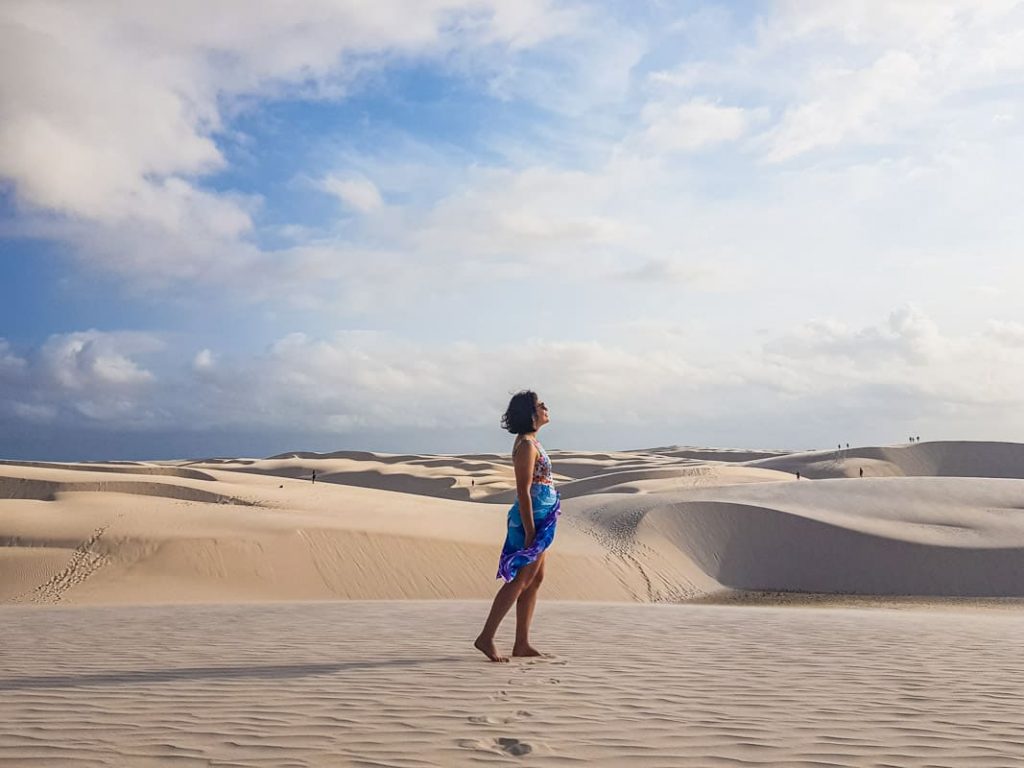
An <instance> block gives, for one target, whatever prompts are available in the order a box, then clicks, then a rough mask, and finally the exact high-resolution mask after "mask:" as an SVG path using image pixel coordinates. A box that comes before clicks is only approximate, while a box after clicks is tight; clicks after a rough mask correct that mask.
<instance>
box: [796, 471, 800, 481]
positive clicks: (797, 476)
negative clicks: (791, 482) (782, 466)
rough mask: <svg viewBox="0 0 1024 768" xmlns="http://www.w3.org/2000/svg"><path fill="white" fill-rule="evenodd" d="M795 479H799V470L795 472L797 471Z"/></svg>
mask: <svg viewBox="0 0 1024 768" xmlns="http://www.w3.org/2000/svg"><path fill="white" fill-rule="evenodd" d="M796 479H797V480H799V479H800V473H799V472H797V473H796Z"/></svg>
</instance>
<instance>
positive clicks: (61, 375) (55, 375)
mask: <svg viewBox="0 0 1024 768" xmlns="http://www.w3.org/2000/svg"><path fill="white" fill-rule="evenodd" d="M161 347H162V344H161V342H160V341H159V340H158V339H156V338H155V337H153V336H149V335H146V334H136V333H132V334H111V333H103V332H100V331H79V332H76V333H69V334H64V335H55V336H51V337H50V338H49V339H47V341H46V343H45V344H43V346H42V348H41V349H40V350H39V357H40V364H41V366H42V368H43V369H44V370H45V371H46V372H47V374H48V377H49V378H50V380H51V381H52V382H54V383H55V384H57V385H58V386H59V387H61V388H63V389H65V390H72V391H86V392H88V391H93V390H97V391H101V392H102V391H106V390H119V389H131V388H134V387H137V386H138V385H142V384H148V383H150V382H152V381H153V380H154V379H155V377H154V375H153V373H151V372H150V371H148V370H146V369H145V368H142V367H140V366H139V365H138V363H137V362H136V361H134V360H132V359H131V357H130V355H131V354H133V353H139V352H143V353H145V352H154V351H157V350H159V349H160V348H161Z"/></svg>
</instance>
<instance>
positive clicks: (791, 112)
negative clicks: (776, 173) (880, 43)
mask: <svg viewBox="0 0 1024 768" xmlns="http://www.w3.org/2000/svg"><path fill="white" fill-rule="evenodd" d="M921 78H922V73H921V67H920V65H919V63H918V62H917V60H916V59H915V58H914V57H913V56H911V55H909V54H907V53H906V52H903V51H890V52H887V53H886V54H884V55H883V56H882V57H880V58H879V59H878V60H877V61H875V62H874V63H873V64H872V65H871V66H870V67H868V68H866V69H863V70H853V71H850V70H833V71H830V72H826V73H822V74H821V75H819V78H818V80H819V83H818V88H819V90H820V91H821V92H823V94H824V95H822V96H820V97H818V98H815V99H814V100H812V101H809V102H806V103H803V104H800V105H798V106H795V107H791V108H790V109H787V110H786V113H785V115H784V116H783V118H782V121H781V123H780V124H779V125H778V126H776V127H775V128H774V129H773V130H772V131H771V132H770V133H769V134H768V137H767V140H768V142H769V147H770V148H769V151H768V154H767V159H768V160H769V161H773V162H778V161H782V160H789V159H791V158H793V157H796V156H797V155H801V154H803V153H804V152H808V151H810V150H814V149H819V148H822V147H832V146H836V145H838V144H841V143H842V142H843V141H844V140H846V139H847V138H849V137H854V138H857V139H865V138H871V136H872V132H873V131H875V130H876V126H875V125H874V124H873V123H875V122H878V121H882V122H884V123H891V122H894V121H898V120H899V119H900V116H901V115H902V114H905V111H908V110H910V109H912V108H913V107H915V106H918V104H917V103H916V102H917V101H919V100H918V99H916V98H915V97H916V96H917V92H918V89H919V88H920V84H921Z"/></svg>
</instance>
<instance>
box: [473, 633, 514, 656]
mask: <svg viewBox="0 0 1024 768" xmlns="http://www.w3.org/2000/svg"><path fill="white" fill-rule="evenodd" d="M473 647H474V648H476V649H477V650H478V651H480V653H482V654H483V655H484V656H486V657H487V658H488V659H490V660H491V661H508V657H507V656H499V655H498V648H497V646H495V644H494V641H493V640H484V639H483V637H478V638H477V639H476V640H474V641H473Z"/></svg>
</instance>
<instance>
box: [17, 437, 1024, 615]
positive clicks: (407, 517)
mask: <svg viewBox="0 0 1024 768" xmlns="http://www.w3.org/2000/svg"><path fill="white" fill-rule="evenodd" d="M688 452H689V453H693V451H688ZM665 453H666V450H665V449H652V451H651V452H643V451H633V452H618V453H608V452H604V453H597V452H595V453H591V454H588V453H586V452H580V451H565V452H555V451H553V452H552V456H553V460H554V463H555V465H556V467H557V468H558V469H559V470H560V474H559V478H560V481H559V483H558V485H559V487H560V489H561V492H562V493H563V497H564V500H565V503H564V504H563V518H562V522H561V524H560V530H559V535H558V539H557V547H556V548H555V550H554V552H553V556H552V561H551V563H552V565H551V568H550V571H549V577H548V582H547V586H546V587H545V591H546V592H547V593H548V594H549V596H550V597H552V598H560V599H571V600H626V601H637V602H680V601H685V600H692V599H702V598H706V597H707V596H709V595H715V594H726V593H728V592H730V591H736V590H742V591H749V592H757V591H772V592H806V593H825V594H862V595H921V596H952V597H956V596H959V597H1018V596H1024V576H1022V575H1021V574H1024V501H1022V499H1024V479H1021V477H1022V476H1024V471H1021V470H1022V463H1018V459H1019V458H1021V457H1024V446H1020V445H1017V444H1006V443H978V444H975V443H940V444H930V443H922V444H915V445H912V446H876V447H871V446H869V447H861V448H856V449H850V450H849V451H848V452H846V453H845V455H841V456H837V455H836V454H835V453H834V452H833V453H832V454H830V453H829V452H809V453H794V454H785V455H774V456H772V457H770V458H758V459H754V460H750V461H702V460H698V459H694V458H692V456H689V455H687V456H666V455H665ZM704 453H705V454H710V455H717V454H718V453H720V452H716V451H713V450H710V449H708V450H705V451H704ZM745 453H750V452H749V451H747V452H745ZM869 458H873V459H874V460H876V461H879V462H883V461H884V462H885V467H887V468H888V469H887V471H889V472H890V474H887V475H885V476H875V477H864V478H860V477H850V474H851V467H858V466H859V463H860V462H863V461H866V460H867V459H869ZM184 464H187V466H184ZM986 466H991V468H992V469H991V474H992V476H991V477H981V476H978V475H979V474H980V473H981V472H983V471H984V470H985V467H986ZM96 467H97V465H95V464H88V465H71V466H65V465H60V464H45V463H40V462H24V463H19V462H6V463H4V464H3V465H2V466H0V600H2V601H8V602H30V603H47V602H61V603H91V602H101V603H105V602H113V603H117V602H152V601H169V602H210V601H224V600H236V599H238V600H259V599H338V598H343V599H353V598H356V599H358V598H370V599H378V598H381V599H389V598H395V599H402V598H404V599H408V598H431V599H437V598H444V599H452V598H486V597H488V596H489V595H490V594H491V593H492V591H493V589H494V582H493V581H492V580H491V576H492V575H493V570H494V561H495V559H496V556H497V551H498V548H499V547H500V543H501V540H502V538H503V531H504V524H505V514H506V505H507V504H508V503H510V502H511V500H512V498H513V494H514V491H513V490H512V472H511V466H510V464H509V460H508V457H499V456H495V457H487V458H484V457H482V456H481V455H475V456H471V457H470V456H420V455H416V456H412V455H402V456H398V455H390V456H389V455H380V454H374V453H369V452H355V451H342V452H336V453H331V454H315V453H303V452H292V453H287V454H281V455H279V456H278V457H272V458H269V459H243V460H236V461H231V460H227V459H218V460H212V461H211V460H199V461H190V462H184V463H182V462H179V463H176V466H169V465H160V466H151V465H150V464H145V465H137V464H131V465H124V464H109V465H102V466H101V467H100V468H99V469H96ZM793 467H800V468H801V469H800V470H799V471H801V474H803V475H804V477H813V475H814V473H819V474H822V475H824V474H830V477H828V478H826V479H820V480H813V481H812V480H801V481H797V480H795V475H794V474H791V470H792V468H793ZM894 468H895V469H894ZM140 469H142V470H147V471H145V472H140V471H138V470H140ZM151 469H156V470H161V471H154V472H150V471H148V470H151ZM171 469H175V470H178V471H176V472H171V471H167V470H171ZM185 469H188V470H189V472H183V471H181V470H185ZM314 469H316V471H317V482H316V483H315V484H314V483H312V482H310V480H309V479H308V477H309V476H310V475H311V473H312V471H313V470H314ZM897 469H898V471H899V472H900V473H901V474H895V472H896V470H897ZM925 471H934V472H936V473H941V476H927V475H923V474H921V473H923V472H925ZM915 473H916V474H915ZM1014 473H1016V474H1014ZM143 478H144V479H143ZM455 491H458V493H457V494H456V493H455Z"/></svg>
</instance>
